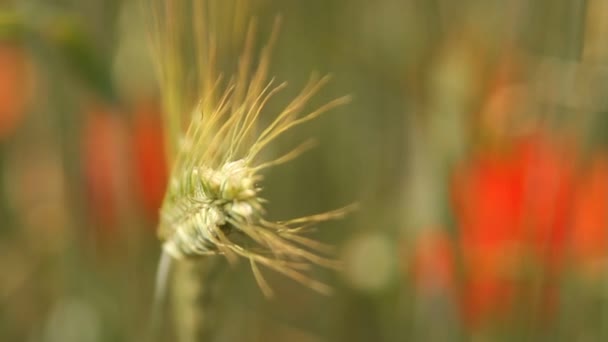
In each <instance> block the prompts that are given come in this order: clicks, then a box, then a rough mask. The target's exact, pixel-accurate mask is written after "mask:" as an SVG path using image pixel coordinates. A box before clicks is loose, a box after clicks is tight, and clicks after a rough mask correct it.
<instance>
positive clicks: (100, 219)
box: [82, 106, 128, 235]
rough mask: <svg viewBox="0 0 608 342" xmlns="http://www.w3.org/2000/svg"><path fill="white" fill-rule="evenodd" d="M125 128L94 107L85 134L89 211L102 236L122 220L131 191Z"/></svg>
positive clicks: (109, 112) (112, 114) (111, 114)
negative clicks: (128, 178) (127, 166)
mask: <svg viewBox="0 0 608 342" xmlns="http://www.w3.org/2000/svg"><path fill="white" fill-rule="evenodd" d="M126 138H127V131H126V125H125V122H124V121H123V120H121V117H119V116H118V115H117V113H115V112H113V111H112V110H111V109H109V108H105V107H99V106H98V107H93V108H92V109H90V110H89V112H88V113H87V118H86V123H85V126H84V129H83V132H82V161H83V172H84V176H85V181H86V190H87V196H88V204H89V210H90V213H91V216H92V218H93V220H94V221H95V222H96V224H97V225H98V227H97V228H98V229H99V230H100V232H101V233H102V234H103V235H106V234H108V233H110V232H112V231H113V230H114V229H115V228H116V226H117V225H118V221H119V210H120V208H119V206H120V204H121V203H122V202H124V201H125V197H126V196H124V193H125V192H127V191H128V187H127V185H128V181H127V175H128V173H127V171H128V170H127V169H126V168H125V165H126V164H125V160H126V154H125V153H126V148H127V146H128V145H127V140H126Z"/></svg>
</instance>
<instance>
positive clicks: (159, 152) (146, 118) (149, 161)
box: [131, 102, 167, 219]
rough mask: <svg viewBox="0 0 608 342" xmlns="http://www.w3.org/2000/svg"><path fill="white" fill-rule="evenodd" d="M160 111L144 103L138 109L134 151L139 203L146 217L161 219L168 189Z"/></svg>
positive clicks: (156, 107) (135, 120)
mask: <svg viewBox="0 0 608 342" xmlns="http://www.w3.org/2000/svg"><path fill="white" fill-rule="evenodd" d="M163 141H164V140H163V131H162V123H161V118H160V107H159V106H158V105H157V104H154V103H152V102H141V103H139V104H138V105H137V107H136V108H135V116H134V122H133V133H132V142H131V144H132V147H133V153H134V157H135V158H134V159H133V161H134V164H135V165H134V167H133V169H134V170H135V173H136V179H137V190H138V195H139V200H140V201H141V203H142V204H143V207H144V209H145V212H146V214H147V215H148V217H150V218H152V219H156V218H157V216H158V210H159V208H160V206H161V203H162V200H163V196H164V194H165V187H166V185H167V163H166V160H165V150H164V145H163Z"/></svg>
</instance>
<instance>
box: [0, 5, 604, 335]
mask: <svg viewBox="0 0 608 342" xmlns="http://www.w3.org/2000/svg"><path fill="white" fill-rule="evenodd" d="M250 3H251V4H250V5H251V6H250V7H251V9H252V11H253V13H254V14H255V15H256V16H257V17H258V19H259V22H260V26H261V30H260V31H259V39H258V41H262V42H263V41H264V40H265V39H266V37H268V34H269V32H270V28H271V26H272V22H273V20H274V17H275V16H276V15H277V14H278V13H280V14H282V16H283V27H282V30H281V34H280V38H279V41H278V44H277V46H276V48H275V53H274V57H273V64H272V70H271V73H272V74H273V75H276V77H277V79H279V80H287V81H289V83H290V87H289V90H288V91H286V92H285V94H283V95H281V96H280V97H281V99H283V100H284V101H288V100H289V98H290V96H291V95H293V94H294V93H295V92H296V91H297V89H299V88H300V87H302V86H303V85H304V84H305V82H306V80H307V78H308V75H309V74H310V72H311V71H313V70H316V71H319V72H321V73H331V74H333V76H334V78H333V81H332V83H331V85H330V87H329V88H327V89H325V91H324V92H322V94H321V95H320V96H318V97H317V98H316V99H314V101H313V102H314V103H316V104H321V103H323V102H324V101H327V100H329V99H332V98H335V97H337V96H341V95H344V94H351V95H352V96H353V98H354V101H353V102H352V103H351V104H350V105H348V106H344V107H341V108H339V109H337V110H333V111H332V113H331V114H329V115H326V116H324V117H323V118H321V119H319V120H316V121H314V122H311V123H309V124H307V125H305V126H303V127H301V128H298V129H297V130H295V131H293V132H292V134H291V135H289V137H286V138H285V139H282V140H281V143H282V144H283V145H282V146H279V147H288V146H294V145H295V144H296V143H297V142H299V141H302V140H303V139H305V138H306V137H309V136H313V137H315V138H316V139H317V140H318V141H319V142H320V144H319V147H317V148H316V149H314V150H313V151H312V152H308V153H306V154H304V155H303V156H301V157H300V158H298V159H297V160H296V161H294V162H292V163H289V164H286V165H284V166H281V167H278V168H275V169H273V170H270V171H269V172H268V173H267V174H265V180H266V181H265V183H264V188H265V189H264V197H265V198H267V199H269V201H270V203H269V204H268V209H269V215H270V216H271V217H272V218H275V219H281V218H291V217H296V216H302V215H306V214H312V213H316V212H321V211H325V210H328V209H333V208H337V207H340V206H342V205H344V204H348V203H351V202H358V203H359V210H358V211H357V212H356V213H354V214H352V215H351V216H350V217H348V218H347V219H345V220H342V221H338V222H331V223H327V224H324V225H323V226H322V227H320V228H321V229H319V231H318V232H317V233H315V234H314V236H313V237H314V238H316V239H319V240H322V241H324V242H329V243H331V244H333V245H335V246H336V256H337V257H339V258H340V259H342V260H343V262H344V265H345V266H344V269H343V270H342V271H340V272H326V271H323V270H318V272H317V274H316V275H315V276H316V277H318V278H320V279H322V280H323V281H325V282H327V283H329V284H331V285H332V286H333V287H334V289H335V293H334V294H333V295H332V296H330V297H325V296H321V295H318V294H316V293H314V292H313V291H311V290H309V289H307V288H304V287H302V286H300V285H298V284H297V283H295V282H293V281H291V280H289V279H285V278H283V277H281V276H278V275H276V274H272V273H271V272H266V273H265V274H267V276H268V278H269V282H270V283H271V285H272V287H273V288H274V289H275V290H276V292H277V296H276V297H275V298H273V299H266V298H264V297H263V295H262V293H261V291H260V290H259V289H258V287H257V285H256V283H255V281H254V279H253V277H252V275H251V272H250V270H249V269H248V265H245V263H241V264H240V265H237V266H235V267H229V271H228V275H227V278H228V279H227V281H225V282H223V284H224V285H223V286H222V289H221V291H219V293H218V294H217V295H218V296H219V297H220V300H219V301H218V303H219V304H217V305H218V308H216V309H215V310H214V320H215V321H216V322H218V324H217V325H218V328H217V333H216V334H215V336H214V338H213V340H218V341H303V342H308V341H468V340H475V341H506V340H522V341H542V340H547V341H605V340H606V339H608V265H607V263H606V262H607V260H608V259H607V256H608V210H607V209H608V208H607V206H608V100H606V99H607V98H608V96H607V95H608V2H607V1H603V0H540V1H530V0H529V1H525V0H514V1H508V2H506V1H484V0H465V1H449V0H378V1H366V0H349V1H346V0H342V1H340V0H308V1H278V0H257V1H250ZM148 15H149V14H146V12H142V11H141V8H140V6H139V2H138V1H133V0H123V1H121V0H54V1H48V0H15V1H2V2H0V227H1V228H0V270H1V275H0V340H2V341H68V342H69V341H85V342H87V341H91V342H92V341H144V340H147V339H146V338H144V336H145V330H146V328H147V324H148V320H149V317H150V310H151V307H152V299H151V298H152V291H153V285H154V284H153V283H154V280H153V279H154V273H155V268H156V264H157V262H158V256H159V250H160V246H159V245H160V244H159V242H158V240H157V238H156V233H155V229H156V222H157V215H158V208H159V206H160V203H161V201H162V197H163V194H164V188H165V183H166V178H167V169H166V167H167V166H166V162H165V158H164V152H163V141H162V139H163V126H162V123H161V121H160V113H161V111H162V107H161V104H160V103H159V101H160V95H159V92H158V86H157V82H156V78H155V76H154V69H153V67H152V63H151V60H150V49H149V47H148V40H147V37H146V26H145V25H146V22H147V21H146V20H147V19H149V18H147V16H148ZM221 20H222V18H218V22H219V23H221ZM220 44H221V42H220ZM235 51H237V49H235ZM236 56H237V55H236V53H235V54H234V56H232V58H233V60H236ZM223 62H224V61H223ZM225 63H226V64H228V65H230V64H231V63H233V62H232V60H227V61H225ZM283 150H285V149H283ZM227 267H228V266H227ZM171 320H172V314H171V312H170V310H169V309H167V312H166V314H165V315H164V317H163V321H164V324H163V328H162V329H161V330H162V331H163V332H162V333H161V336H160V338H159V339H160V340H173V339H174V335H175V332H174V331H173V330H174V328H172V326H173V324H172V323H171Z"/></svg>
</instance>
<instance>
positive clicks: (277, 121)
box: [151, 0, 353, 296]
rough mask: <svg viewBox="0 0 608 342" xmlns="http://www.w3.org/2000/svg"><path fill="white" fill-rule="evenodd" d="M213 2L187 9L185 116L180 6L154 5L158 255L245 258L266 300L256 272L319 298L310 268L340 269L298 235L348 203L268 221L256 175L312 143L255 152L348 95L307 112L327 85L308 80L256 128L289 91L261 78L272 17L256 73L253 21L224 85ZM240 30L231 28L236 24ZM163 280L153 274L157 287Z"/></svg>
mask: <svg viewBox="0 0 608 342" xmlns="http://www.w3.org/2000/svg"><path fill="white" fill-rule="evenodd" d="M211 3H212V2H209V3H208V2H207V1H194V2H193V3H192V5H191V6H192V7H191V8H190V10H191V11H192V13H193V19H192V20H193V23H194V24H193V25H192V29H193V30H194V36H195V38H196V39H195V42H196V44H195V46H196V56H197V61H198V62H197V63H196V64H197V69H198V72H197V75H198V77H197V81H198V84H197V86H196V91H194V92H193V93H195V94H196V95H195V96H197V97H198V100H197V101H196V102H195V103H194V104H193V106H192V108H191V109H189V110H186V109H187V108H188V103H189V100H188V99H186V97H187V96H188V95H187V94H188V91H187V90H186V87H185V84H186V82H184V80H185V79H186V77H185V76H184V75H185V74H184V70H185V69H186V68H185V66H184V65H183V64H182V63H183V62H184V59H183V58H182V56H181V55H180V54H182V53H183V49H184V46H182V45H181V43H180V42H181V40H182V39H181V38H182V34H183V28H180V25H182V23H183V20H184V18H183V17H182V15H183V13H185V11H184V8H185V7H183V6H184V2H182V1H171V0H167V1H161V2H160V3H158V2H157V3H156V4H155V6H152V13H153V15H152V17H153V25H152V28H153V29H152V35H151V37H152V38H153V39H152V40H151V41H152V45H153V47H154V51H155V56H156V57H157V68H158V71H159V72H158V74H159V76H160V80H161V82H160V83H161V91H162V97H163V100H164V103H165V112H166V114H165V121H166V127H167V130H168V134H167V137H168V139H169V141H168V143H167V144H166V145H167V150H168V152H169V154H170V155H169V160H171V161H172V165H171V173H170V180H169V184H168V189H167V192H166V195H165V198H164V201H163V204H162V207H161V209H160V223H159V229H158V235H159V237H160V239H161V241H162V243H163V253H165V254H167V255H169V256H171V257H172V258H173V259H175V260H182V259H192V258H195V257H200V256H206V255H223V256H225V257H226V258H227V259H228V261H230V262H235V261H237V260H238V259H246V260H247V261H248V262H249V263H250V265H251V269H252V272H253V275H254V277H255V279H256V281H257V283H258V285H259V287H260V289H261V290H262V292H263V293H264V294H265V295H267V296H271V295H272V289H271V287H270V286H269V285H268V283H267V281H266V280H265V279H264V277H263V275H262V272H261V271H260V266H264V267H266V268H268V269H271V270H274V271H276V272H279V273H281V274H284V275H286V276H287V277H289V278H291V279H293V280H295V281H297V282H300V283H302V284H304V285H306V286H307V287H310V288H311V289H314V290H316V291H318V292H321V293H329V292H330V288H329V287H328V286H327V285H326V284H323V283H321V282H319V281H317V280H316V279H314V278H312V277H310V276H308V275H307V273H306V272H307V270H309V268H310V265H311V264H316V265H320V266H323V267H328V268H337V267H338V266H339V264H338V262H337V261H336V260H333V259H331V258H328V257H324V256H322V255H321V254H322V253H324V252H326V251H328V250H329V249H330V248H329V246H326V245H324V244H322V243H320V242H317V241H315V240H312V239H310V238H308V237H305V236H304V235H303V234H304V233H305V232H307V231H308V230H310V228H311V227H312V226H313V225H315V224H317V223H319V222H323V221H326V220H330V219H338V218H341V217H343V216H344V215H345V214H346V213H347V212H349V211H350V210H351V209H352V208H353V206H347V207H344V208H340V209H337V210H333V211H329V212H325V213H321V214H317V215H312V216H305V217H301V218H296V219H291V220H285V221H270V220H267V219H266V218H265V201H264V199H263V198H262V197H261V191H262V188H261V183H262V181H263V177H262V175H261V172H262V171H263V170H265V169H267V168H270V167H273V166H276V165H280V164H283V163H286V162H289V161H291V160H293V159H294V158H296V157H297V156H298V155H300V154H301V153H302V152H304V151H306V150H308V149H309V148H311V147H312V145H313V144H312V142H311V141H306V142H304V143H303V144H301V145H299V146H297V147H295V148H293V149H292V150H291V151H289V152H287V153H285V154H283V155H281V156H279V157H276V158H273V159H265V158H264V157H262V155H263V153H262V152H263V151H264V150H265V149H266V148H267V147H268V146H269V145H271V144H272V142H273V141H275V140H276V139H277V138H278V137H279V136H281V135H283V134H285V133H286V132H288V131H290V130H291V129H292V128H294V127H296V126H298V125H301V124H303V123H305V122H308V121H310V120H313V119H315V118H317V117H319V116H320V115H322V114H323V113H326V112H327V111H329V110H330V109H333V108H335V107H337V106H340V105H343V104H345V103H347V102H349V100H350V99H349V97H348V96H344V97H340V98H337V99H335V100H332V101H330V102H328V103H326V104H324V105H322V106H320V107H318V108H316V109H314V110H311V111H306V104H307V102H308V101H309V100H310V99H311V98H312V97H313V96H314V95H315V94H317V93H318V92H319V91H320V90H321V89H322V88H323V87H324V86H325V85H326V84H327V82H328V81H329V79H330V78H329V77H328V76H325V77H318V76H316V75H312V76H311V78H310V80H309V82H308V84H306V86H305V87H304V88H303V89H302V90H301V91H300V93H299V94H298V95H296V96H295V97H294V98H293V99H292V100H291V101H290V102H289V103H288V104H287V105H285V106H284V107H283V108H282V109H281V110H280V111H279V112H278V113H277V114H276V115H275V116H274V119H273V120H271V122H270V124H268V125H266V126H265V127H262V128H261V129H260V127H259V126H260V116H261V115H262V113H263V112H264V111H265V110H266V109H267V108H266V107H267V106H266V105H267V103H268V101H269V100H270V99H271V98H273V96H275V95H276V94H277V93H279V92H280V91H281V90H283V89H284V88H285V87H286V86H287V84H286V83H285V82H283V83H278V82H277V81H276V80H275V79H274V78H271V79H269V75H268V73H269V68H270V55H271V50H272V47H273V45H274V43H275V41H276V38H277V33H278V30H279V26H280V19H277V21H276V22H275V25H274V29H273V31H272V34H271V36H270V38H269V40H268V43H267V44H266V46H264V47H263V49H262V50H261V53H260V55H259V57H258V59H257V60H258V62H257V63H256V65H255V66H254V67H252V60H253V58H252V55H253V45H254V36H255V21H253V20H251V21H250V24H249V25H248V29H247V30H246V34H245V38H244V44H243V45H244V47H243V52H242V54H241V57H240V59H239V61H238V64H237V67H236V70H237V71H236V74H235V75H234V76H233V77H231V78H229V79H228V80H224V77H223V76H222V75H221V73H220V72H219V71H218V70H216V66H215V64H216V61H217V58H218V47H217V43H216V41H217V40H216V38H215V33H214V31H213V29H210V28H209V26H210V24H209V23H208V19H209V17H211V16H210V14H209V12H210V9H212V8H213V6H210V4H211ZM216 5H217V4H216ZM237 8H239V7H238V6H237ZM161 13H162V15H161ZM237 13H238V14H239V15H235V16H234V17H242V14H240V13H241V12H238V11H237ZM239 25H241V24H239V23H235V27H237V26H239ZM251 69H252V70H253V71H250V70H251ZM185 113H188V115H185ZM186 121H189V123H188V125H187V128H186V129H182V125H183V124H182V123H183V122H186ZM166 274H168V273H166ZM167 277H168V275H166V276H163V277H161V278H160V279H159V282H162V281H163V280H162V279H164V278H167ZM159 286H160V284H159Z"/></svg>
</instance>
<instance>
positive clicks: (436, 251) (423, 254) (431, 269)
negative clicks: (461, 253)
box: [411, 229, 455, 293]
mask: <svg viewBox="0 0 608 342" xmlns="http://www.w3.org/2000/svg"><path fill="white" fill-rule="evenodd" d="M454 267H455V266H454V257H453V251H452V241H451V240H450V238H449V237H448V236H447V234H445V233H444V232H442V231H440V230H438V229H433V230H430V231H428V232H425V233H423V234H422V235H421V236H420V237H418V238H417V239H416V244H415V246H414V253H413V256H412V263H411V274H412V277H413V281H414V285H415V287H416V289H417V290H418V291H423V292H432V293H436V292H443V293H450V292H451V291H452V290H453V289H454V285H455V284H454V280H455V279H454V276H455V274H454Z"/></svg>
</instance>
